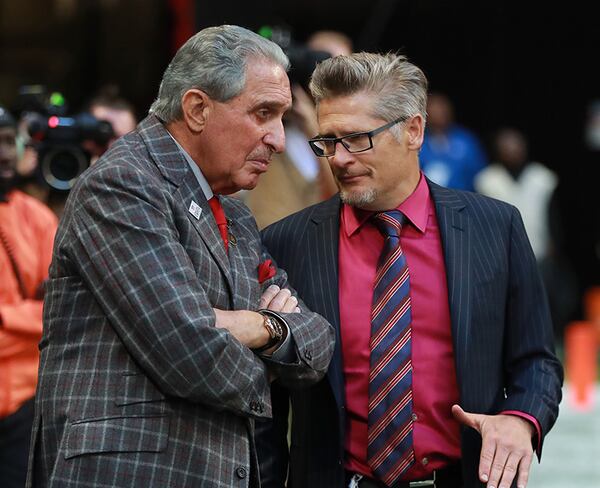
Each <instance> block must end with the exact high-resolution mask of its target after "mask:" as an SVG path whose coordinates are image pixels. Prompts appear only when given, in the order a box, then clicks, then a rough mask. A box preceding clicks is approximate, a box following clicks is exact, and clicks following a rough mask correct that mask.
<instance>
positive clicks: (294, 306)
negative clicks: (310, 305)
mask: <svg viewBox="0 0 600 488" xmlns="http://www.w3.org/2000/svg"><path fill="white" fill-rule="evenodd" d="M259 307H260V308H267V309H269V310H273V311H274V312H283V313H298V312H299V311H300V309H299V308H298V299H297V298H296V297H295V296H292V293H291V292H290V290H288V289H287V288H284V289H283V290H282V289H280V288H279V287H278V286H276V285H271V286H269V288H267V289H266V290H265V292H264V293H263V295H262V297H261V299H260V302H259Z"/></svg>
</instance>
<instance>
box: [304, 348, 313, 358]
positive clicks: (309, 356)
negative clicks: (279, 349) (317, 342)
mask: <svg viewBox="0 0 600 488" xmlns="http://www.w3.org/2000/svg"><path fill="white" fill-rule="evenodd" d="M304 357H305V358H306V359H308V360H309V361H310V360H311V359H312V352H311V350H310V349H305V350H304Z"/></svg>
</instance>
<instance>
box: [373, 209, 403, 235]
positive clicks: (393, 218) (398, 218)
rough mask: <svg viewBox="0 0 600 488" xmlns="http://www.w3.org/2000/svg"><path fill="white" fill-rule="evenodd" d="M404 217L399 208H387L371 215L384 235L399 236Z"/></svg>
mask: <svg viewBox="0 0 600 488" xmlns="http://www.w3.org/2000/svg"><path fill="white" fill-rule="evenodd" d="M405 219H406V217H405V216H404V214H403V213H402V212H400V210H388V211H387V212H380V213H377V214H375V215H374V216H373V221H374V223H375V225H376V226H377V227H378V228H379V230H380V231H381V233H382V234H383V235H384V236H391V237H400V231H401V230H402V225H403V224H404V221H405Z"/></svg>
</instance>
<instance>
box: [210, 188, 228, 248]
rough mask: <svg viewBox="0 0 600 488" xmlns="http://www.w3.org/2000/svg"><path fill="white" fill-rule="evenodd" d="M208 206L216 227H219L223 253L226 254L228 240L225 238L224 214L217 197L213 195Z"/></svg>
mask: <svg viewBox="0 0 600 488" xmlns="http://www.w3.org/2000/svg"><path fill="white" fill-rule="evenodd" d="M208 204H209V205H210V209H211V210H212V213H213V216H214V218H215V220H216V222H217V225H218V226H219V232H220V233H221V239H223V244H224V245H225V252H228V251H229V238H228V237H227V219H226V218H225V212H224V211H223V207H222V206H221V202H220V201H219V197H217V195H214V196H213V197H212V198H211V199H209V200H208Z"/></svg>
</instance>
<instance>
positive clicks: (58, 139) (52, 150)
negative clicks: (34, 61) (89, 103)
mask: <svg viewBox="0 0 600 488" xmlns="http://www.w3.org/2000/svg"><path fill="white" fill-rule="evenodd" d="M18 102H19V104H20V105H19V109H20V111H21V113H22V114H23V116H22V118H23V119H24V120H25V123H26V126H27V130H28V132H29V135H30V136H31V139H32V141H33V143H34V147H35V149H36V151H37V154H38V175H39V176H40V177H41V179H42V180H43V181H44V182H45V183H46V184H48V185H49V186H50V187H51V188H54V189H55V190H60V191H68V190H70V189H71V188H72V187H73V185H74V184H75V181H76V180H77V178H78V177H79V176H80V175H81V173H83V172H84V171H85V170H86V169H87V168H88V166H89V165H90V159H91V156H92V152H91V150H90V148H91V146H93V147H99V148H102V149H103V150H105V149H106V147H107V145H108V142H109V141H110V140H111V138H112V137H113V135H114V132H113V128H112V126H111V124H110V122H107V121H105V120H98V119H96V118H95V117H94V116H93V115H91V114H88V113H81V114H78V115H72V116H67V115H66V112H67V107H66V104H65V101H64V98H63V97H62V95H60V94H59V93H52V94H51V95H50V96H47V94H46V90H45V88H44V87H42V86H40V85H29V86H25V87H21V89H20V90H19V99H18ZM94 145H95V146H94Z"/></svg>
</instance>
